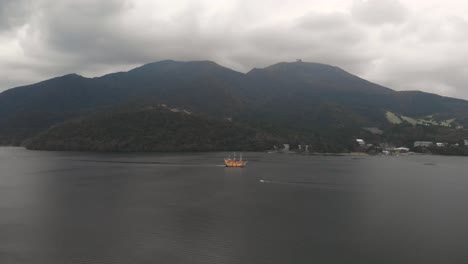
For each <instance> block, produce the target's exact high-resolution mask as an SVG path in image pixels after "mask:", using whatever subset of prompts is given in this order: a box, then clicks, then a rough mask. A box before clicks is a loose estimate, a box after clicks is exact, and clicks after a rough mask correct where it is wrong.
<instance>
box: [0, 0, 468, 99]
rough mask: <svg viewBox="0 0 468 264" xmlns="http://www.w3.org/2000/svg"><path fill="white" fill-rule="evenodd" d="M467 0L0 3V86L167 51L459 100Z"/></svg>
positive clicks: (467, 58) (126, 65)
mask: <svg viewBox="0 0 468 264" xmlns="http://www.w3.org/2000/svg"><path fill="white" fill-rule="evenodd" d="M466 10H468V2H467V1H466V0H445V1H440V0H291V1H284V0H255V1H252V0H223V1H220V0H79V1H78V0H60V1H55V0H0V91H1V90H5V89H8V88H12V87H16V86H19V85H24V84H29V83H34V82H37V81H41V80H44V79H48V78H51V77H54V76H58V75H64V74H67V73H72V72H73V73H78V74H81V75H84V76H87V77H94V76H99V75H102V74H105V73H109V72H114V71H123V70H129V69H131V68H133V67H136V66H139V65H141V64H144V63H148V62H153V61H159V60H164V59H175V60H213V61H216V62H218V63H219V64H221V65H224V66H227V67H230V68H233V69H235V70H238V71H242V72H247V71H249V70H250V69H251V68H253V67H264V66H268V65H270V64H273V63H275V62H279V61H294V60H295V59H296V58H302V59H303V60H304V61H312V62H322V63H326V64H332V65H336V66H339V67H342V68H344V69H345V70H348V71H350V72H351V73H354V74H357V75H359V76H361V77H363V78H366V79H369V80H371V81H374V82H377V83H380V84H383V85H386V86H389V87H391V88H393V89H396V90H423V91H428V92H435V93H439V94H443V95H447V96H455V97H462V98H466V99H468V86H467V85H466V84H467V83H468V13H467V12H466Z"/></svg>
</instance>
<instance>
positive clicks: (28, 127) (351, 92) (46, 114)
mask: <svg viewBox="0 0 468 264" xmlns="http://www.w3.org/2000/svg"><path fill="white" fill-rule="evenodd" d="M155 105H167V106H169V107H171V108H178V109H185V110H186V111H188V112H191V113H193V114H194V115H193V116H196V117H197V118H198V119H197V120H198V121H200V122H203V121H202V120H206V119H210V120H216V121H217V122H224V121H223V120H225V119H227V118H229V119H230V120H234V123H235V124H242V126H245V127H249V128H251V129H255V130H258V131H261V132H262V133H266V134H268V135H271V136H272V137H276V138H281V139H283V140H284V141H288V142H290V143H299V144H302V143H311V145H315V146H316V148H317V149H318V150H320V151H343V150H344V151H345V150H349V149H350V148H351V145H352V144H351V142H352V139H353V138H356V137H365V136H366V137H370V138H375V135H369V132H368V131H369V130H363V128H366V127H374V128H378V129H380V130H382V131H383V132H384V135H383V136H382V137H380V138H379V139H378V140H391V139H395V137H392V136H390V135H385V132H387V131H398V130H395V127H398V126H404V125H409V127H410V128H411V127H416V126H420V125H424V126H431V127H432V126H434V127H442V128H444V129H439V130H438V131H439V132H438V133H442V134H446V133H447V132H446V130H447V129H449V130H454V131H456V132H457V133H456V134H457V135H459V137H460V138H461V137H465V134H464V131H465V130H464V127H468V102H467V101H465V100H461V99H455V98H448V97H443V96H439V95H435V94H429V93H424V92H418V91H402V92H398V91H394V90H392V89H389V88H386V87H383V86H381V85H378V84H374V83H372V82H369V81H366V80H364V79H362V78H359V77H357V76H355V75H352V74H350V73H348V72H346V71H344V70H342V69H340V68H338V67H334V66H330V65H325V64H319V63H307V62H301V61H299V62H292V63H287V62H282V63H278V64H275V65H272V66H269V67H266V68H261V69H257V68H255V69H253V70H251V71H250V72H248V73H246V74H243V73H240V72H236V71H233V70H231V69H228V68H225V67H222V66H220V65H218V64H216V63H214V62H210V61H192V62H180V61H171V60H167V61H160V62H156V63H150V64H146V65H143V66H141V67H138V68H136V69H133V70H131V71H128V72H118V73H112V74H108V75H105V76H102V77H97V78H85V77H82V76H79V75H76V74H70V75H65V76H62V77H58V78H54V79H51V80H47V81H44V82H41V83H37V84H33V85H29V86H23V87H18V88H14V89H10V90H7V91H5V92H3V93H0V143H1V142H3V143H4V144H19V143H21V142H24V140H26V139H28V138H31V137H34V136H37V135H38V134H39V133H42V132H44V131H48V133H52V132H51V131H55V132H56V131H62V133H65V132H63V131H68V130H67V129H65V128H64V129H61V130H57V129H58V127H61V126H65V125H63V124H62V122H65V124H67V125H66V126H67V127H70V126H71V125H70V124H71V123H69V122H74V121H71V120H76V119H78V120H88V119H87V118H89V117H90V116H96V115H99V113H103V112H107V113H109V112H110V113H117V112H119V113H122V111H123V110H122V109H127V110H126V111H128V112H129V114H130V113H132V115H136V114H135V113H140V112H139V111H138V109H143V108H147V107H150V106H155ZM92 120H94V119H92ZM101 121H103V124H104V123H106V122H104V119H102V120H101ZM80 122H81V123H80ZM80 122H78V123H73V124H74V128H76V129H77V130H79V131H81V132H82V133H84V131H83V130H82V129H81V128H80V129H78V128H77V127H76V125H77V124H81V125H83V126H84V125H85V124H89V123H88V122H94V121H89V120H88V121H80ZM129 122H130V120H129ZM194 122H195V121H194ZM60 124H61V125H60ZM93 124H95V125H97V124H98V123H93ZM191 124H192V125H193V122H192V123H191ZM51 126H54V128H55V130H48V129H49V128H50V127H51ZM366 131H367V132H366ZM444 131H445V132H444ZM55 132H54V133H55ZM388 133H391V132H388ZM409 134H411V133H409ZM64 135H65V134H64ZM418 135H419V137H418V138H414V137H416V136H412V137H409V138H406V139H404V140H403V141H404V142H410V140H413V139H417V140H418V139H420V140H424V137H425V134H424V133H422V134H421V133H420V134H418ZM431 135H433V133H432V134H431ZM436 135H437V133H436ZM428 137H429V136H428ZM42 138H43V139H44V138H46V137H44V136H43V137H42ZM376 140H377V139H376ZM398 140H401V138H399V139H398ZM457 140H458V139H457ZM36 142H37V141H36ZM39 145H40V144H36V146H39Z"/></svg>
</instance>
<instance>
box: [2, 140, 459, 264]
mask: <svg viewBox="0 0 468 264" xmlns="http://www.w3.org/2000/svg"><path fill="white" fill-rule="evenodd" d="M225 155H227V154H226V153H183V154H177V153H167V154H146V153H143V154H137V153H132V154H125V153H124V154H96V153H71V152H40V151H28V150H25V149H22V148H0V263H5V264H16V263H44V264H46V263H47V264H51V263H60V264H62V263H67V264H68V263H73V264H75V263H99V264H100V263H168V264H169V263H217V264H219V263H265V264H267V263H268V264H276V263H281V264H284V263H340V264H342V263H359V264H362V263H468V205H467V201H468V174H467V169H468V159H467V158H463V157H440V156H406V157H350V156H346V157H332V156H301V155H288V154H267V153H244V158H245V159H248V160H249V164H248V166H247V167H246V168H225V167H223V166H222V164H223V157H224V156H225Z"/></svg>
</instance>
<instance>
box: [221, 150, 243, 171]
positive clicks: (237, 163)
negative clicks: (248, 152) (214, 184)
mask: <svg viewBox="0 0 468 264" xmlns="http://www.w3.org/2000/svg"><path fill="white" fill-rule="evenodd" d="M224 165H226V167H235V168H242V167H245V166H246V165H247V161H244V160H242V153H241V154H240V159H238V160H236V153H235V152H234V158H233V159H231V157H229V158H225V159H224Z"/></svg>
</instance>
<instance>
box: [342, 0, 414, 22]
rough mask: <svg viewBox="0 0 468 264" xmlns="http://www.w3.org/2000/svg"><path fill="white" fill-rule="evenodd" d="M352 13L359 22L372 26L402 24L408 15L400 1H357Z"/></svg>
mask: <svg viewBox="0 0 468 264" xmlns="http://www.w3.org/2000/svg"><path fill="white" fill-rule="evenodd" d="M351 12H352V14H353V16H355V17H356V18H357V19H358V20H359V21H362V22H364V23H368V24H371V25H380V24H387V23H388V24H398V23H402V22H404V21H405V18H406V16H407V13H408V11H407V9H406V8H405V7H404V6H403V5H402V4H401V3H400V2H399V1H398V0H357V1H355V2H354V5H353V7H352V9H351Z"/></svg>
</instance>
